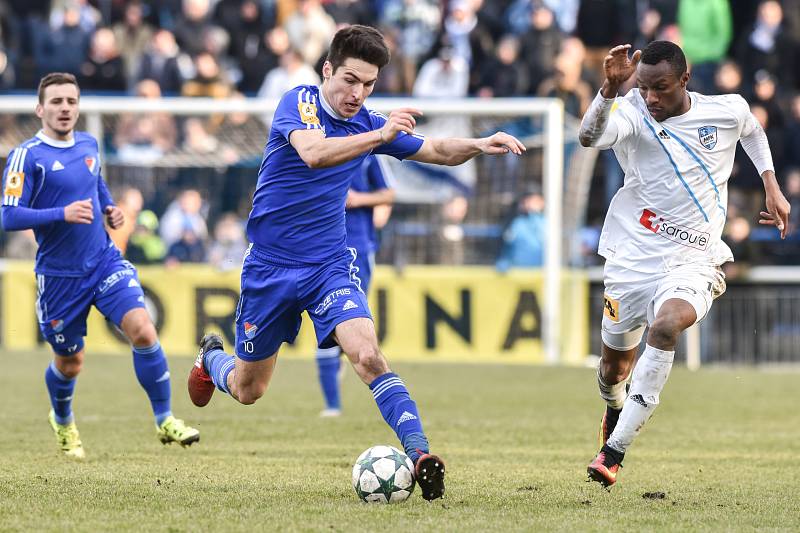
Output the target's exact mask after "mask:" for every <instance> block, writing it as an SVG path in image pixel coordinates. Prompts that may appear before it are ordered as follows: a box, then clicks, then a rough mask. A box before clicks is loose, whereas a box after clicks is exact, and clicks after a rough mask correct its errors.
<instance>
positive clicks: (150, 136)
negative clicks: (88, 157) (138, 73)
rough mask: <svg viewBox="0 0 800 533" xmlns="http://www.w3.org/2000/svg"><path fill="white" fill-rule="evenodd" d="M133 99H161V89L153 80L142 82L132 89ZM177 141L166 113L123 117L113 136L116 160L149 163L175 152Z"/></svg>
mask: <svg viewBox="0 0 800 533" xmlns="http://www.w3.org/2000/svg"><path fill="white" fill-rule="evenodd" d="M136 96H139V97H141V98H161V89H160V88H159V86H158V84H157V83H156V82H155V81H153V80H142V81H140V82H139V83H138V84H137V85H136ZM177 137H178V132H177V128H176V127H175V118H174V117H173V116H172V115H171V114H169V113H146V114H140V113H136V114H133V113H126V114H123V115H122V116H121V117H120V119H119V123H118V124H117V127H116V129H115V132H114V146H116V148H117V159H119V160H120V161H121V162H123V163H140V164H149V163H153V162H154V161H156V160H157V159H160V158H161V157H163V156H164V154H166V153H168V152H170V151H172V150H173V149H174V148H175V143H176V141H177Z"/></svg>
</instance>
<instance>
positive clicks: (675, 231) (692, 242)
mask: <svg viewBox="0 0 800 533" xmlns="http://www.w3.org/2000/svg"><path fill="white" fill-rule="evenodd" d="M639 223H640V224H641V225H642V226H644V227H645V228H647V229H649V230H650V231H652V232H653V233H655V234H656V235H660V236H661V237H664V238H665V239H667V240H670V241H672V242H676V243H678V244H682V245H683V246H688V247H689V248H695V249H697V250H705V249H706V248H708V243H709V241H710V240H711V235H709V234H708V233H706V232H705V231H700V230H697V229H694V228H690V227H687V226H682V225H681V224H676V223H675V222H672V221H669V220H666V219H665V218H664V217H661V216H658V215H657V214H656V213H654V212H653V211H650V210H649V209H645V210H643V211H642V216H641V217H640V218H639Z"/></svg>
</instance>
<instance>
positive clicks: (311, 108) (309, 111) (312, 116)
mask: <svg viewBox="0 0 800 533" xmlns="http://www.w3.org/2000/svg"><path fill="white" fill-rule="evenodd" d="M297 110H298V111H299V112H300V120H301V121H302V122H303V124H315V125H317V126H319V117H318V116H317V106H316V104H311V103H309V102H299V103H298V104H297Z"/></svg>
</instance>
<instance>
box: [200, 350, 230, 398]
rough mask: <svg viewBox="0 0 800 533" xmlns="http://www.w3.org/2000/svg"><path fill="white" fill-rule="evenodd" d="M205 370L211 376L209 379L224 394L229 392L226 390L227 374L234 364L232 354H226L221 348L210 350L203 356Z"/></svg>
mask: <svg viewBox="0 0 800 533" xmlns="http://www.w3.org/2000/svg"><path fill="white" fill-rule="evenodd" d="M203 360H204V363H205V367H206V372H208V375H209V376H211V381H213V382H214V385H216V386H217V388H218V389H219V390H221V391H222V392H224V393H225V394H230V393H231V391H229V390H228V374H230V373H231V370H233V369H234V367H235V366H236V360H235V359H234V358H233V356H232V355H228V354H226V353H225V352H223V351H222V350H211V351H210V352H208V353H207V354H206V355H205V357H204V358H203Z"/></svg>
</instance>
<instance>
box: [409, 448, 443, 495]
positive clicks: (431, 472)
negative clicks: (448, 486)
mask: <svg viewBox="0 0 800 533" xmlns="http://www.w3.org/2000/svg"><path fill="white" fill-rule="evenodd" d="M414 470H415V472H414V474H415V478H416V480H417V485H419V490H421V491H422V497H423V498H424V499H426V500H428V501H431V500H435V499H436V498H441V497H442V496H444V461H442V459H441V458H440V457H439V456H437V455H431V454H429V453H423V454H422V455H420V456H419V459H417V464H416V466H415V468H414Z"/></svg>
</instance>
